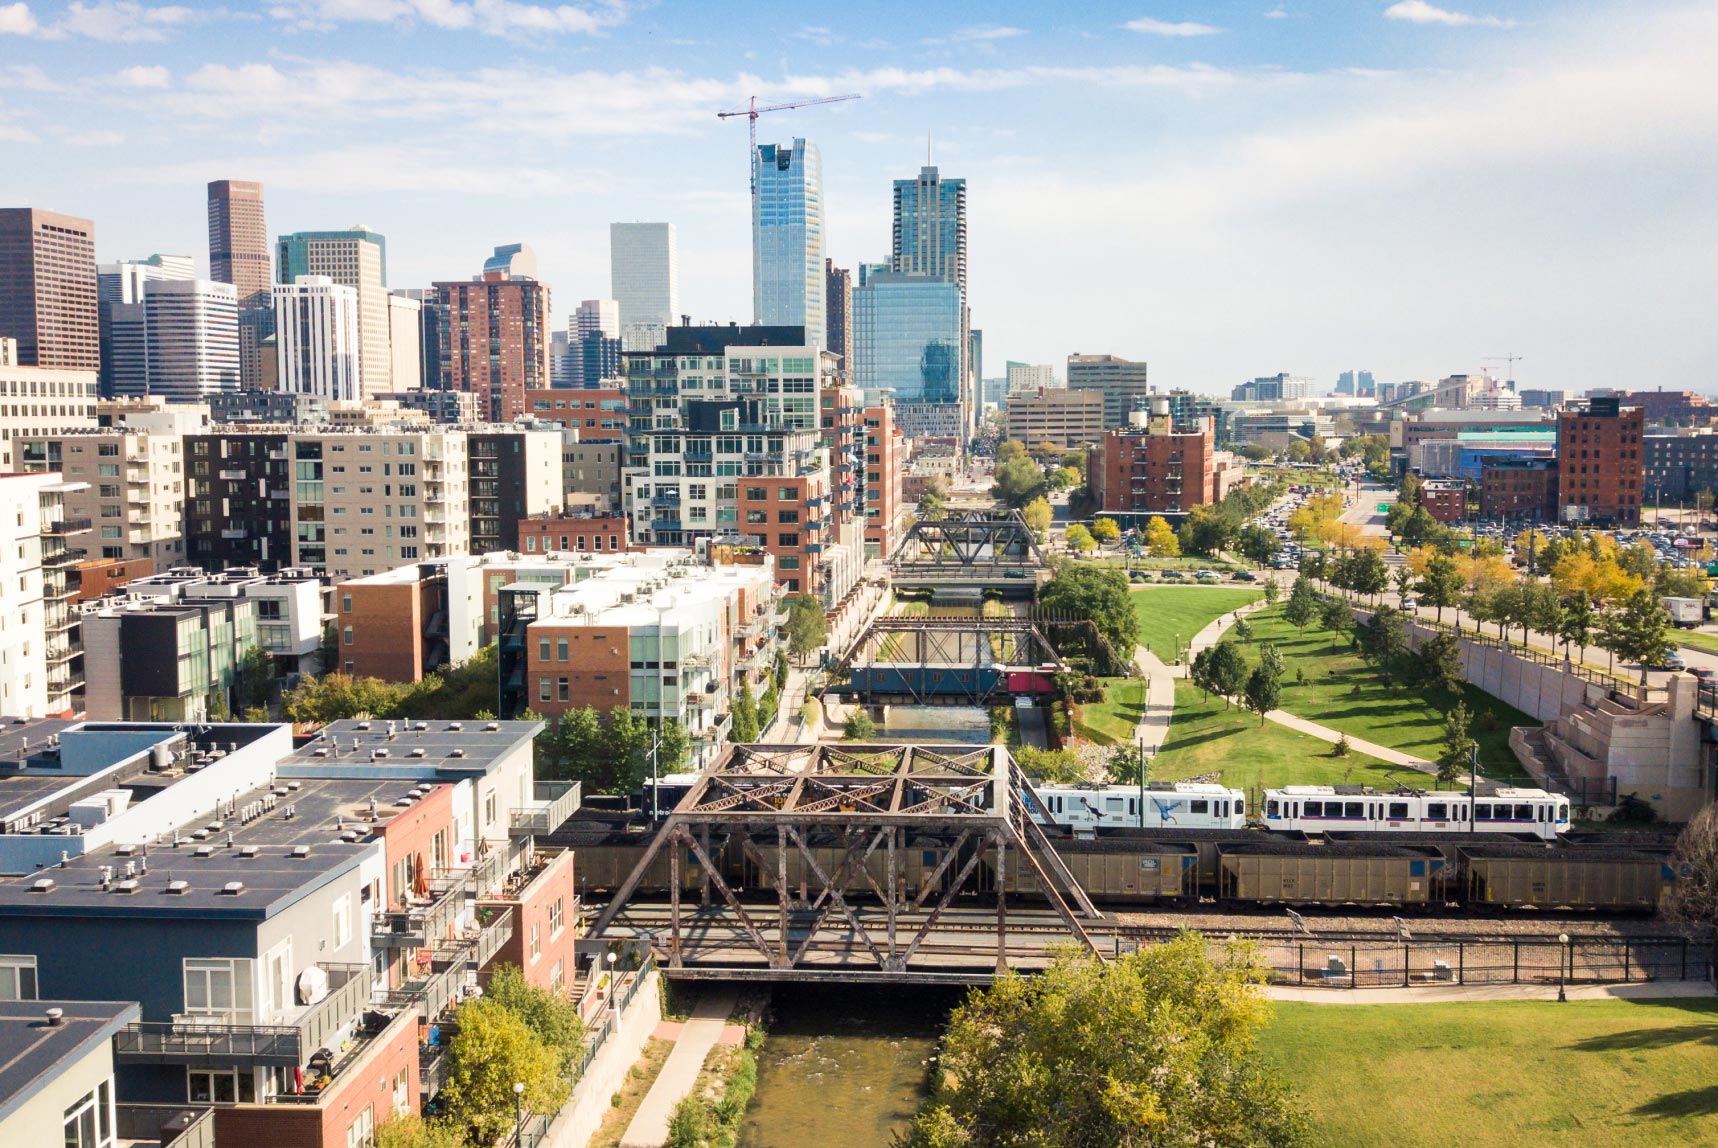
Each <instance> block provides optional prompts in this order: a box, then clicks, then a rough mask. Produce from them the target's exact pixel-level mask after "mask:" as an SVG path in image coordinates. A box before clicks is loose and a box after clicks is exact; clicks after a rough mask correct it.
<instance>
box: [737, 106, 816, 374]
mask: <svg viewBox="0 0 1718 1148" xmlns="http://www.w3.org/2000/svg"><path fill="white" fill-rule="evenodd" d="M756 163H757V191H756V192H755V193H754V194H753V196H752V312H753V319H754V321H755V322H756V323H758V324H759V325H761V326H777V327H781V326H785V327H804V328H805V341H806V342H807V343H808V344H809V345H811V346H814V347H826V346H828V345H829V343H828V326H827V321H826V312H825V310H824V297H823V292H824V282H823V243H824V234H823V156H822V154H821V153H820V152H819V151H818V150H817V145H816V144H814V143H810V142H809V141H807V140H803V139H796V140H794V141H793V144H792V146H790V147H784V146H783V145H781V144H759V145H758V154H757V156H756Z"/></svg>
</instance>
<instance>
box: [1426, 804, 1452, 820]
mask: <svg viewBox="0 0 1718 1148" xmlns="http://www.w3.org/2000/svg"><path fill="white" fill-rule="evenodd" d="M1426 818H1427V819H1428V820H1430V821H1448V820H1449V819H1450V807H1449V806H1448V805H1447V804H1446V803H1444V802H1442V801H1428V802H1427V803H1426Z"/></svg>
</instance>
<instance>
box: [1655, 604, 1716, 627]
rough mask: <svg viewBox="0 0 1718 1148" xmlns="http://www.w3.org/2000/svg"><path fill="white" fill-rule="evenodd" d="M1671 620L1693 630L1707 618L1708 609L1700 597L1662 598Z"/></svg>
mask: <svg viewBox="0 0 1718 1148" xmlns="http://www.w3.org/2000/svg"><path fill="white" fill-rule="evenodd" d="M1658 601H1659V605H1661V606H1663V607H1664V610H1665V613H1667V614H1669V615H1670V620H1671V622H1672V623H1674V624H1675V625H1677V626H1680V627H1681V628H1682V629H1684V630H1692V629H1694V627H1696V626H1698V625H1700V623H1702V622H1704V621H1705V620H1706V616H1705V615H1706V609H1705V607H1704V606H1702V605H1701V602H1700V599H1698V598H1660V599H1659V600H1658Z"/></svg>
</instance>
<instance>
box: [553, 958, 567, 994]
mask: <svg viewBox="0 0 1718 1148" xmlns="http://www.w3.org/2000/svg"><path fill="white" fill-rule="evenodd" d="M564 964H565V962H564V961H562V960H559V959H557V960H556V961H555V964H554V967H553V968H551V969H550V970H549V991H550V992H552V993H558V992H560V991H561V988H562V987H563V986H564V985H565V983H566V979H567V977H566V972H565V971H564V969H563V968H562V966H563V965H564Z"/></svg>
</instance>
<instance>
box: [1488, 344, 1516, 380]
mask: <svg viewBox="0 0 1718 1148" xmlns="http://www.w3.org/2000/svg"><path fill="white" fill-rule="evenodd" d="M1523 358H1525V356H1523V355H1517V354H1515V353H1514V352H1513V351H1511V352H1510V353H1509V354H1507V355H1485V356H1482V359H1483V361H1484V362H1487V363H1508V364H1509V378H1508V379H1507V380H1505V381H1506V382H1511V383H1513V382H1514V381H1515V364H1516V363H1519V362H1520V361H1521V360H1522V359H1523Z"/></svg>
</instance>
